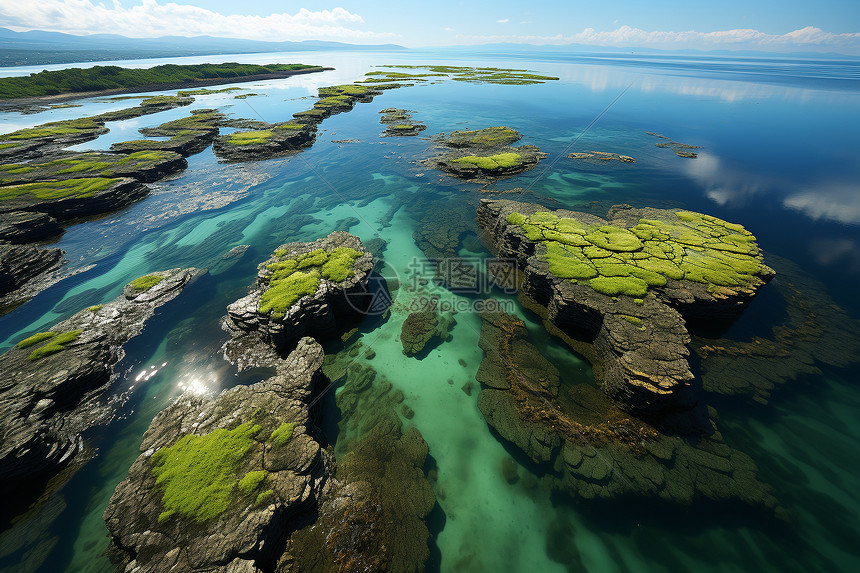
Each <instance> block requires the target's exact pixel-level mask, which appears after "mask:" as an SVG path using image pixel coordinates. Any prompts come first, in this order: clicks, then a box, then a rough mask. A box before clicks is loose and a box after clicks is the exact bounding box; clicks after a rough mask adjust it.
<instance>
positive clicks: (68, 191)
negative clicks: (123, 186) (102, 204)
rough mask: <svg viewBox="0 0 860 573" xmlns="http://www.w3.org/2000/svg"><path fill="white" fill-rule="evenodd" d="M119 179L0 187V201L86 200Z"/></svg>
mask: <svg viewBox="0 0 860 573" xmlns="http://www.w3.org/2000/svg"><path fill="white" fill-rule="evenodd" d="M119 181H120V180H119V179H112V178H106V177H87V178H84V179H66V180H65V181H39V182H37V183H24V184H22V185H10V186H8V187H0V201H5V200H9V199H17V198H18V197H22V196H33V197H35V198H36V199H39V200H42V201H51V200H59V199H66V198H69V197H75V198H78V199H86V198H89V197H93V196H94V195H95V194H96V193H99V192H101V191H105V190H107V189H110V188H111V187H112V186H113V185H114V184H116V183H117V182H119Z"/></svg>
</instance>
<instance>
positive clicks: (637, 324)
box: [621, 314, 642, 326]
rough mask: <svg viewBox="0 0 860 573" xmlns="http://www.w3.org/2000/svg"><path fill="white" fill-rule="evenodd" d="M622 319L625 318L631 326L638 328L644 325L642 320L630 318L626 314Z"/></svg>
mask: <svg viewBox="0 0 860 573" xmlns="http://www.w3.org/2000/svg"><path fill="white" fill-rule="evenodd" d="M621 318H623V319H624V320H626V321H627V322H629V323H630V324H635V325H636V326H641V325H642V319H641V318H639V317H638V316H628V315H626V314H624V315H621Z"/></svg>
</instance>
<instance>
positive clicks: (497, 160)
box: [430, 127, 546, 181]
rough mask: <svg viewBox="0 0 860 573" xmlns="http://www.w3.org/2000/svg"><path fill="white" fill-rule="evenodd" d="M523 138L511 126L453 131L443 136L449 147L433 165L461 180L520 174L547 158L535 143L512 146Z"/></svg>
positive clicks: (432, 161) (434, 160) (443, 143)
mask: <svg viewBox="0 0 860 573" xmlns="http://www.w3.org/2000/svg"><path fill="white" fill-rule="evenodd" d="M521 137H522V136H521V135H520V134H519V133H518V132H517V131H516V130H513V129H511V128H509V127H488V128H485V129H477V130H463V131H454V132H452V133H451V134H449V135H447V136H442V137H440V139H439V141H440V143H441V144H442V145H444V146H445V147H447V148H449V149H448V151H446V152H445V153H443V154H441V155H439V156H437V157H435V158H433V159H431V160H430V164H431V165H432V166H433V167H435V168H436V169H441V170H442V171H444V172H446V173H448V174H449V175H452V176H454V177H457V178H459V179H481V180H485V181H495V180H497V179H501V178H503V177H510V176H512V175H517V174H519V173H522V172H524V171H528V170H530V169H534V168H535V167H536V166H537V164H538V162H539V161H540V160H541V159H542V158H543V157H546V154H545V153H541V151H540V149H538V148H537V147H535V146H534V145H522V146H520V147H511V146H510V144H511V143H513V142H515V141H518V140H519V139H520V138H521Z"/></svg>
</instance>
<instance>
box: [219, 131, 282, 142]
mask: <svg viewBox="0 0 860 573" xmlns="http://www.w3.org/2000/svg"><path fill="white" fill-rule="evenodd" d="M272 135H273V133H272V130H271V129H263V130H259V131H241V132H237V133H231V134H230V137H229V138H228V143H230V144H232V145H265V144H266V143H268V142H269V140H270V139H272Z"/></svg>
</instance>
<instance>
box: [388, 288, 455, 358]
mask: <svg viewBox="0 0 860 573" xmlns="http://www.w3.org/2000/svg"><path fill="white" fill-rule="evenodd" d="M421 298H423V300H421V299H416V300H418V301H420V302H421V304H419V306H424V307H425V308H424V310H417V311H415V312H412V313H410V314H409V316H407V317H406V320H404V321H403V326H402V327H401V329H400V343H401V344H402V345H403V354H405V355H406V356H415V355H417V354H421V352H423V351H424V348H425V346H426V345H427V344H428V343H429V342H430V341H431V340H432V339H434V338H438V339H440V340H442V341H448V340H450V339H451V334H450V330H451V328H452V327H453V326H454V324H455V320H454V317H453V316H451V315H450V314H447V315H445V316H443V315H441V314H440V313H439V311H438V310H437V308H436V301H435V300H434V299H431V298H428V297H421Z"/></svg>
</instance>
